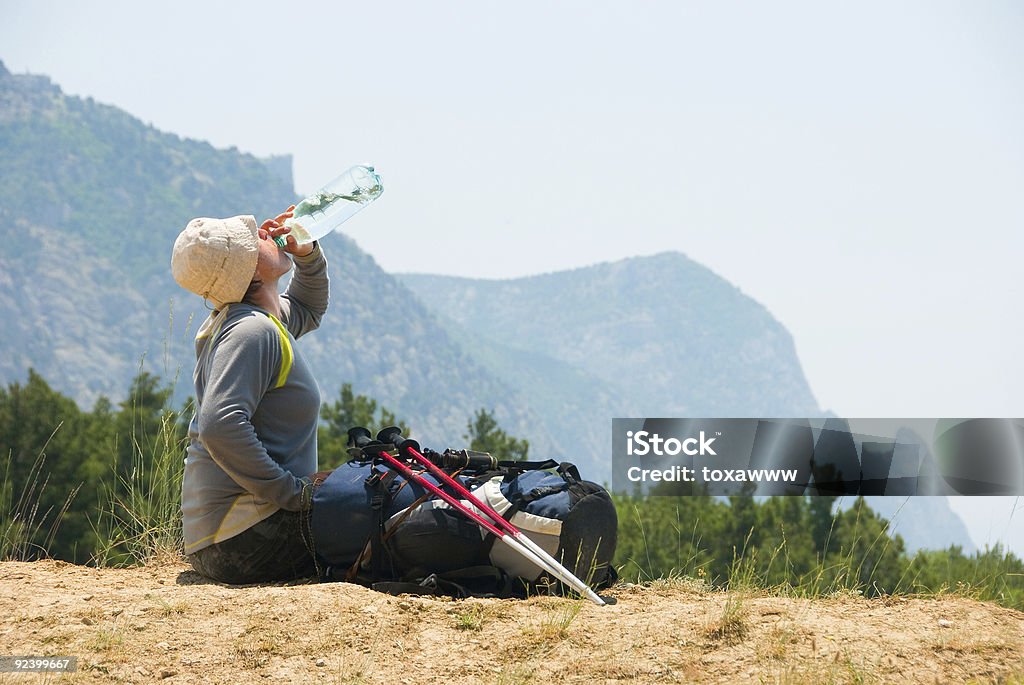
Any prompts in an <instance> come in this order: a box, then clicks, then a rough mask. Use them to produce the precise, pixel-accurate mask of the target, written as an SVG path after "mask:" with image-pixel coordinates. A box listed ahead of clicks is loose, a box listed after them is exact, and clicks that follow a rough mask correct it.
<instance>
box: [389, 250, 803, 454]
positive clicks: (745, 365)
mask: <svg viewBox="0 0 1024 685" xmlns="http://www.w3.org/2000/svg"><path fill="white" fill-rule="evenodd" d="M399 278H400V279H401V281H402V282H403V283H404V284H405V285H406V286H407V287H408V288H409V289H410V290H412V291H413V292H414V293H416V295H417V296H419V297H420V298H421V299H422V300H423V301H424V302H425V303H426V304H427V305H428V306H429V307H430V308H431V309H432V310H433V311H434V312H436V313H437V314H438V315H439V316H441V317H444V318H445V319H446V320H448V321H449V322H450V323H449V328H448V330H450V331H458V337H459V339H460V340H462V341H463V343H464V344H465V345H466V347H468V348H469V349H470V350H471V352H472V354H473V356H474V357H475V358H476V359H479V360H480V362H481V364H483V365H484V367H485V368H487V369H488V370H489V371H491V372H492V373H493V374H495V375H496V376H498V377H499V378H502V379H504V380H505V381H506V382H507V383H509V384H510V385H514V386H516V387H521V388H524V391H525V393H526V394H527V395H528V396H529V397H530V401H531V403H532V404H533V406H535V407H536V408H537V410H538V413H539V414H540V416H541V420H542V421H543V422H544V424H545V425H546V426H547V427H548V430H549V432H551V433H552V434H553V435H563V436H566V437H565V438H564V439H563V440H564V444H565V449H566V450H567V451H568V452H569V456H572V457H573V458H576V459H578V458H579V457H578V455H577V454H574V453H573V452H572V450H573V449H581V450H583V451H585V452H593V453H601V452H604V453H607V451H608V449H609V446H610V444H611V419H612V418H613V417H641V416H709V417H719V416H722V417H724V416H817V415H819V413H820V412H819V410H818V407H817V404H816V402H815V400H814V396H813V395H812V394H811V390H810V388H809V387H808V385H807V381H806V379H805V378H804V375H803V371H802V370H801V368H800V362H799V360H798V359H797V356H796V351H795V349H794V346H793V341H792V338H791V337H790V335H789V333H788V332H787V331H786V329H785V328H784V327H783V326H782V325H781V324H780V323H779V322H778V321H776V320H775V319H774V318H773V317H772V316H771V314H770V313H769V312H768V310H767V309H765V308H764V307H763V306H762V305H761V304H759V303H757V302H756V301H754V300H753V299H751V298H750V297H748V296H746V295H744V294H743V293H742V292H740V291H739V290H738V289H737V288H736V287H735V286H733V285H732V284H730V283H729V282H728V281H726V280H724V279H723V278H721V277H719V276H717V275H716V274H714V273H713V272H711V271H710V270H709V269H707V268H706V267H704V266H702V265H700V264H698V263H696V262H694V261H692V260H690V259H688V258H687V257H685V256H684V255H681V254H678V253H664V254H659V255H655V256H652V257H635V258H631V259H624V260H622V261H618V262H614V263H609V264H598V265H596V266H590V267H584V268H580V269H574V270H572V271H564V272H559V273H552V274H544V275H541V276H531V277H528V278H519V279H512V280H501V281H494V280H476V279H466V278H456V277H450V276H433V275H419V274H401V275H399Z"/></svg>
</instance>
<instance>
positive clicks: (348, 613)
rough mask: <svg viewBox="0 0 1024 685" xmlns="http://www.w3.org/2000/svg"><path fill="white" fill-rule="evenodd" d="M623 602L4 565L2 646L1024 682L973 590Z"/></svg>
mask: <svg viewBox="0 0 1024 685" xmlns="http://www.w3.org/2000/svg"><path fill="white" fill-rule="evenodd" d="M610 594H612V595H614V596H615V597H616V598H617V599H618V604H616V605H614V606H607V607H597V606H594V605H591V604H589V603H585V602H582V601H577V600H569V599H562V598H555V597H535V598H533V599H530V600H526V601H516V600H480V599H472V600H459V601H455V600H447V599H435V598H424V597H411V596H403V597H391V596H388V595H383V594H379V593H376V592H373V591H371V590H368V589H365V588H363V587H359V586H355V585H348V584H344V583H331V584H292V585H270V586H267V585H264V586H248V587H229V586H224V585H219V584H216V583H209V582H206V581H204V580H203V579H202V578H200V577H199V576H197V575H196V574H195V573H193V572H191V571H190V570H189V567H188V566H186V565H185V564H183V563H181V562H180V561H177V560H174V561H169V562H164V563H160V564H155V565H151V566H147V567H144V568H136V569H123V570H122V569H95V568H89V567H83V566H75V565H71V564H65V563H62V562H54V561H44V562H35V563H18V562H6V563H2V564H0V656H3V655H7V656H29V655H35V656H44V655H45V656H76V657H78V670H77V672H75V673H74V674H63V675H60V676H58V675H55V674H45V675H42V674H9V673H8V674H3V673H0V683H27V682H33V683H34V682H111V681H113V682H131V683H144V682H153V681H159V680H163V681H165V682H167V683H238V682H260V683H267V682H271V683H278V682H281V683H302V682H312V683H389V684H391V683H403V684H419V683H438V684H440V683H444V684H448V683H509V684H511V683H563V682H566V683H595V682H596V683H618V682H637V683H661V682H693V681H696V682H726V683H733V682H759V683H819V682H824V683H829V682H837V683H839V682H885V683H888V682H907V681H912V682H927V683H935V682H940V683H944V682H964V681H972V680H973V681H977V682H1011V683H1024V613H1021V612H1017V611H1012V610H1010V609H1005V608H1002V607H999V606H996V605H993V604H990V603H982V602H976V601H973V600H969V599H964V598H959V597H941V598H888V599H877V600H865V599H862V598H859V597H853V596H843V597H831V598H826V599H814V600H804V599H792V598H783V597H772V596H756V595H736V594H734V595H727V594H723V593H712V592H709V591H707V590H706V589H704V588H703V587H702V586H701V585H700V584H699V583H692V582H683V581H677V582H671V583H670V582H660V583H655V584H651V585H642V586H618V587H616V588H613V590H612V591H611V593H610Z"/></svg>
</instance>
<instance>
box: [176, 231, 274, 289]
mask: <svg viewBox="0 0 1024 685" xmlns="http://www.w3.org/2000/svg"><path fill="white" fill-rule="evenodd" d="M259 242H260V239H259V228H258V227H257V226H256V217H254V216H252V215H248V214H247V215H242V216H233V217H231V218H230V219H209V218H206V217H203V218H199V219H192V221H190V222H188V225H187V226H185V230H184V231H182V232H181V233H180V234H179V235H178V238H177V240H175V241H174V249H173V251H172V252H171V273H172V274H173V275H174V280H175V281H177V282H178V285H180V286H181V287H182V288H184V289H185V290H189V291H191V292H194V293H195V294H196V295H199V296H200V297H203V298H205V299H206V300H208V301H209V302H210V304H212V305H213V307H214V309H220V308H221V307H223V306H224V305H225V304H228V303H231V302H238V301H240V300H241V299H242V298H243V297H244V296H245V291H246V290H248V289H249V283H251V282H252V277H253V274H255V273H256V261H257V260H258V258H259V251H260V248H259Z"/></svg>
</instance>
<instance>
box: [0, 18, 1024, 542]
mask: <svg viewBox="0 0 1024 685" xmlns="http://www.w3.org/2000/svg"><path fill="white" fill-rule="evenodd" d="M286 7H287V8H286ZM1022 36H1024V5H1021V4H1020V3H1015V2H1009V1H1008V2H971V3H961V2H958V3H943V2H921V3H915V2H901V3H882V2H877V3H876V2H859V3H845V4H844V5H842V6H839V5H831V4H828V5H826V4H824V3H811V2H808V3H781V2H772V3H732V2H708V3H701V4H696V3H681V2H663V3H655V2H647V3H621V2H620V3H598V2H585V3H584V2H562V3H539V2H518V3H502V4H498V3H487V2H455V3H449V2H429V3H414V2H400V3H365V2H364V3H359V4H355V3H343V2H333V3H326V2H325V3H323V4H322V5H321V4H318V3H309V2H305V3H304V2H293V3H289V4H288V5H287V6H286V5H285V4H283V3H267V2H246V3H241V2H238V3H227V2H220V3H218V2H209V1H208V0H207V1H205V2H194V1H192V0H180V1H178V2H175V3H159V4H153V3H139V2H123V3H115V2H97V1H94V2H88V3H81V2H71V1H68V2H45V1H38V0H37V1H33V2H24V1H23V0H21V1H18V2H12V1H11V0H0V60H3V61H4V62H5V64H6V66H7V67H8V69H10V70H11V71H14V72H25V71H29V72H33V73H43V74H47V75H49V76H50V77H52V78H53V79H54V81H55V82H56V83H58V84H59V85H61V86H62V87H63V88H64V90H65V91H66V92H68V93H71V94H76V95H83V96H85V95H90V96H92V97H94V98H95V99H96V100H98V101H100V102H105V103H110V104H114V105H117V106H118V107H121V108H123V109H125V110H127V111H128V112H130V113H132V114H134V115H135V116H138V117H139V118H141V119H142V120H143V121H146V122H149V123H152V124H153V125H155V126H157V127H158V128H160V129H163V130H166V131H170V132H174V133H177V134H179V135H182V136H187V137H193V138H201V139H205V140H208V141H210V142H212V143H213V144H214V145H217V146H219V147H229V146H237V147H238V148H240V149H241V150H244V151H247V152H252V153H255V154H258V155H267V154H282V153H289V154H293V155H294V159H295V166H294V168H295V179H296V184H297V186H298V190H299V191H302V192H307V191H311V190H313V189H315V187H316V186H317V185H319V184H320V183H323V182H325V181H327V180H329V179H330V178H331V177H332V176H333V175H335V174H336V173H338V172H340V171H342V170H343V169H345V168H347V167H348V166H350V165H351V164H353V163H357V162H362V161H368V162H372V163H374V164H375V165H376V166H377V168H378V170H379V171H380V172H381V174H382V176H383V178H384V183H385V188H386V191H385V194H384V196H383V197H382V198H381V199H380V200H379V201H378V202H377V203H376V204H375V205H374V206H373V207H371V208H369V209H367V210H366V211H365V212H364V213H362V214H360V215H359V216H358V217H356V218H355V219H353V220H352V221H351V222H350V223H349V224H347V225H346V232H348V233H349V234H350V235H352V236H353V237H354V238H355V239H356V240H357V241H358V243H359V244H360V245H361V246H362V247H363V248H364V249H366V250H367V251H368V252H369V253H370V254H371V255H373V256H374V258H375V259H376V260H377V261H378V262H379V263H380V264H381V265H382V266H383V267H384V268H385V269H387V270H389V271H425V272H435V273H446V274H459V275H466V276H476V277H510V276H520V275H526V274H535V273H539V272H543V271H551V270H560V269H567V268H573V267H578V266H584V265H588V264H593V263H596V262H600V261H609V260H617V259H621V258H624V257H629V256H635V255H647V254H653V253H657V252H661V251H665V250H677V251H680V252H684V253H686V254H687V255H689V256H690V257H691V258H693V259H695V260H697V261H699V262H701V263H703V264H705V265H707V266H708V267H710V268H711V269H713V270H714V271H715V272H717V273H718V274H720V275H722V276H723V277H725V278H727V279H728V280H730V281H731V282H733V283H735V284H736V285H737V286H739V287H740V288H741V289H742V290H743V291H744V292H745V293H747V294H748V295H750V296H751V297H753V298H754V299H756V300H758V301H759V302H761V303H763V304H764V305H765V306H767V307H768V309H769V310H771V312H772V313H773V314H774V315H775V317H776V318H777V319H779V321H781V322H782V323H783V324H784V325H785V326H786V327H787V328H788V329H789V330H790V331H791V332H792V334H793V338H794V341H795V343H796V347H797V352H798V354H799V356H800V360H801V362H802V364H803V367H804V370H805V372H806V374H807V378H808V379H809V381H810V384H811V387H812V389H813V391H814V393H815V395H816V396H817V398H818V400H819V403H820V404H821V406H822V407H823V408H828V409H832V410H833V411H835V412H836V413H838V414H840V415H844V416H895V417H900V416H1022V415H1024V395H1022V393H1021V392H1020V391H1019V386H1020V385H1021V382H1022V381H1024V359H1022V355H1021V354H1020V353H1019V352H1018V350H1019V348H1020V345H1021V341H1022V339H1024V322H1022V321H1021V317H1020V316H1019V314H1018V307H1017V305H1018V303H1019V302H1021V295H1022V294H1024V293H1022V290H1024V288H1022V286H1021V283H1020V279H1019V276H1018V274H1019V272H1020V269H1019V267H1018V264H1019V262H1020V258H1021V254H1022V250H1021V248H1022V247H1024V237H1022V229H1024V193H1022V188H1024V40H1021V37H1022ZM246 209H247V208H245V207H239V208H238V211H239V212H243V211H246ZM679 296H680V297H681V298H683V297H686V293H680V294H679ZM708 315H709V316H713V315H714V312H709V313H708ZM1004 504H1005V503H1004ZM1010 505H1012V502H1011V503H1010V504H1009V505H1008V506H1010ZM957 507H958V509H960V508H961V507H960V505H959V504H958V505H957ZM965 511H966V510H965ZM967 513H968V515H969V516H970V512H967ZM1019 513H1021V512H1019ZM1002 520H1003V521H1006V520H1007V519H1005V518H1003V519H1002ZM968 523H969V524H971V525H972V533H975V536H976V537H977V536H978V533H977V531H978V530H980V528H979V526H984V525H986V524H989V523H990V521H989V520H986V519H985V518H979V517H977V516H975V517H974V520H969V521H968ZM1016 527H1017V528H1022V527H1021V526H1016ZM981 542H984V538H982V540H981ZM1020 545H1021V548H1024V534H1021V540H1020Z"/></svg>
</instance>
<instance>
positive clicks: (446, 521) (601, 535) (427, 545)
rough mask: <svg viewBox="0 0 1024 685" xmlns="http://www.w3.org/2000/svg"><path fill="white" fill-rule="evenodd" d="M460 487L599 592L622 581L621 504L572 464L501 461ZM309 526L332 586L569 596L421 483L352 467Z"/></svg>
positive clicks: (316, 505)
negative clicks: (618, 552)
mask: <svg viewBox="0 0 1024 685" xmlns="http://www.w3.org/2000/svg"><path fill="white" fill-rule="evenodd" d="M423 477H424V478H426V479H428V480H429V481H430V482H432V483H437V481H436V480H435V479H433V478H431V477H430V476H429V475H426V474H425V475H424V476H423ZM459 481H460V482H461V483H462V484H463V485H464V486H466V487H467V488H468V489H470V490H471V491H472V492H473V494H474V495H475V496H476V497H477V498H479V499H480V500H481V501H483V502H484V503H485V504H488V505H490V506H491V507H492V508H493V509H495V510H496V511H497V512H498V513H499V514H501V515H502V516H503V517H504V518H505V519H506V520H509V521H511V523H512V524H513V525H515V526H516V527H517V528H519V530H520V531H522V532H523V533H524V534H525V535H527V536H528V537H530V538H531V539H532V540H533V541H534V542H536V543H537V544H538V545H539V546H540V547H542V548H543V549H544V550H545V551H546V552H548V553H549V554H551V555H552V556H554V557H555V558H556V559H558V560H559V562H560V563H562V565H563V566H565V567H566V568H567V569H568V570H569V571H571V572H572V573H573V574H574V575H576V576H577V577H579V578H581V579H583V580H584V581H586V582H588V584H590V585H591V587H594V588H601V587H607V586H608V585H611V584H612V583H613V582H614V581H615V579H616V574H615V570H614V568H613V567H612V565H611V561H612V556H613V555H614V553H615V545H616V531H617V526H618V520H617V517H616V514H615V507H614V505H613V503H612V501H611V498H610V497H609V495H608V493H607V491H605V489H604V488H602V487H601V486H599V485H596V484H594V483H591V482H589V481H585V480H582V479H581V478H580V475H579V472H578V470H577V469H576V467H575V466H573V465H572V464H568V463H563V464H561V465H559V464H556V463H555V462H553V461H547V462H502V464H501V466H500V467H499V468H498V469H495V470H490V471H487V472H485V473H480V474H475V475H473V476H471V477H465V476H460V477H459ZM453 494H454V493H453ZM310 527H311V537H312V541H313V545H314V549H315V552H316V557H317V562H318V565H319V567H320V571H321V578H322V579H323V580H348V581H352V582H361V583H363V584H366V585H370V586H372V587H374V588H376V589H380V590H384V591H388V592H420V593H440V594H449V595H456V596H468V595H490V596H522V595H525V594H526V593H527V592H530V591H540V590H545V591H561V590H562V588H561V587H560V584H559V583H557V582H555V581H554V580H553V579H551V578H549V577H548V576H547V574H546V573H543V572H542V570H541V569H540V568H539V567H537V566H536V565H534V564H533V563H532V562H530V561H528V560H526V559H524V558H523V557H521V556H519V555H518V554H516V553H515V552H514V551H513V550H511V549H510V548H509V547H508V546H506V545H505V544H502V543H497V544H496V539H495V538H494V536H493V535H491V534H489V533H486V532H485V531H483V530H482V529H481V528H480V527H479V526H478V525H477V524H475V523H473V522H472V521H470V520H469V519H468V518H466V517H465V516H464V515H463V514H461V513H459V512H458V511H455V510H453V509H451V508H450V507H449V506H448V505H447V503H445V502H443V501H442V500H440V499H435V498H433V497H432V496H431V495H430V493H428V492H427V491H426V490H425V489H424V488H422V487H421V486H420V485H418V484H417V483H415V482H407V481H406V480H405V479H403V478H402V477H401V476H398V475H397V474H395V473H394V472H392V471H388V470H386V469H383V468H381V467H373V466H371V465H369V464H365V463H363V464H361V463H358V462H350V463H348V464H345V465H343V466H341V467H339V468H338V469H335V471H334V472H333V473H332V474H331V475H330V476H329V477H328V478H327V479H326V480H325V481H324V482H323V483H322V484H321V485H320V486H319V488H318V489H317V490H316V492H315V493H314V495H313V510H312V518H311V525H310Z"/></svg>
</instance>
